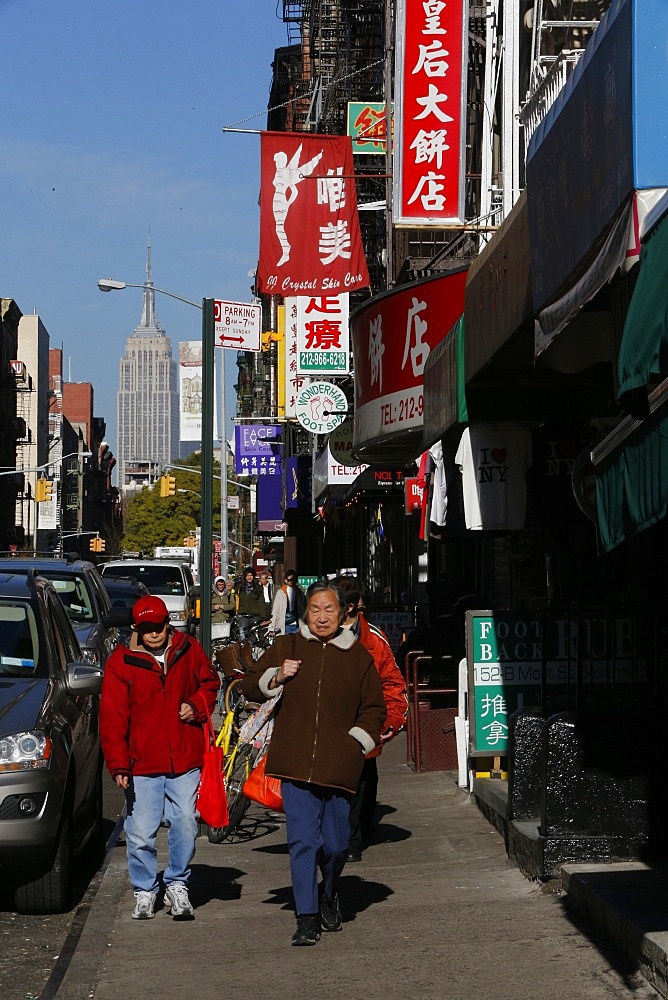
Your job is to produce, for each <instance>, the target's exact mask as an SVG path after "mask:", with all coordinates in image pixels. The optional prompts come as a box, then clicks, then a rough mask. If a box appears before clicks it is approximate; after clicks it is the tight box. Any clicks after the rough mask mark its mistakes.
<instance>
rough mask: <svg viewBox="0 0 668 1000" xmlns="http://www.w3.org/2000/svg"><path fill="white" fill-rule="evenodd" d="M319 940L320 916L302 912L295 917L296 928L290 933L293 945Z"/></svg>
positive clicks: (307, 943)
mask: <svg viewBox="0 0 668 1000" xmlns="http://www.w3.org/2000/svg"><path fill="white" fill-rule="evenodd" d="M319 940H320V916H319V914H317V913H303V914H301V916H298V917H297V930H296V931H295V932H294V934H293V935H292V943H293V945H297V946H298V947H302V946H304V945H312V944H315V943H316V941H319Z"/></svg>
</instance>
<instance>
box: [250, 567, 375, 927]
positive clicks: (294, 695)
mask: <svg viewBox="0 0 668 1000" xmlns="http://www.w3.org/2000/svg"><path fill="white" fill-rule="evenodd" d="M306 596H307V606H306V616H305V622H304V624H302V625H301V627H300V630H299V632H298V633H296V634H294V635H286V636H280V637H279V638H278V639H277V640H276V642H275V643H274V645H273V646H271V647H270V648H269V649H268V650H266V652H265V653H264V654H263V655H262V657H261V658H260V659H259V660H258V661H257V663H255V664H254V667H253V669H252V670H251V672H250V673H249V674H247V675H246V678H245V680H244V690H245V693H246V695H247V697H249V698H252V699H258V698H271V697H273V696H275V694H276V692H277V690H278V689H279V688H281V687H282V688H283V692H282V697H281V699H280V701H279V702H278V708H277V711H276V722H275V726H274V732H273V736H272V739H271V745H270V748H269V753H268V757H267V768H266V770H267V774H270V775H274V776H275V777H278V778H281V779H282V787H283V806H284V809H285V817H286V827H287V836H288V848H289V852H290V871H291V876H292V890H293V894H294V899H295V909H296V912H297V930H296V932H295V934H294V935H293V938H292V944H293V945H313V944H315V943H316V941H317V940H318V938H319V937H320V931H321V929H322V930H326V931H338V930H341V927H342V920H341V910H340V907H339V900H338V895H337V883H338V879H339V876H340V874H341V872H342V870H343V866H344V864H345V856H346V851H347V850H348V840H349V834H350V829H349V812H350V799H351V797H352V795H354V793H355V792H356V791H357V787H358V785H359V780H360V776H361V773H362V768H363V766H364V755H365V754H366V753H368V752H369V751H370V750H372V749H373V748H374V746H375V745H376V743H377V742H378V739H379V736H380V729H381V726H382V724H383V722H384V720H385V702H384V700H383V690H382V686H381V683H380V679H379V677H378V672H377V671H376V669H375V667H374V664H373V660H372V658H371V656H370V654H369V653H368V652H367V651H366V649H365V648H364V646H362V644H361V643H359V642H358V641H357V640H356V639H355V637H354V635H352V634H351V632H350V631H349V630H346V629H342V627H341V623H342V621H343V618H344V615H345V610H346V608H345V603H343V601H342V599H341V597H340V595H339V594H338V591H337V590H335V589H334V587H333V586H332V584H331V583H328V582H323V583H316V584H313V586H312V587H311V588H310V589H309V591H308V593H307V595H306ZM319 865H320V867H321V870H322V873H323V883H322V886H321V889H320V894H319V893H318V866H319Z"/></svg>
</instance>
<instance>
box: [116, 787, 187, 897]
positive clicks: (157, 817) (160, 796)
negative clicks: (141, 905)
mask: <svg viewBox="0 0 668 1000" xmlns="http://www.w3.org/2000/svg"><path fill="white" fill-rule="evenodd" d="M199 778H200V770H199V768H194V769H193V770H192V771H186V773H185V774H178V775H176V777H173V778H170V777H167V776H166V775H164V774H159V775H156V776H155V777H151V778H146V777H141V776H137V777H133V778H132V779H131V783H130V787H129V788H128V790H127V792H126V802H127V817H126V820H125V840H126V843H127V848H128V871H129V874H130V882H131V883H132V885H133V887H134V889H135V892H138V891H140V890H142V891H145V892H157V891H158V852H157V849H156V846H155V840H156V837H157V835H158V830H159V828H160V822H161V820H162V817H163V815H164V817H165V820H166V822H167V823H168V824H169V829H168V831H167V847H168V851H169V857H168V861H167V867H166V868H165V874H164V882H165V885H169V884H170V883H171V882H184V883H187V882H188V879H189V877H190V862H191V861H192V859H193V856H194V854H195V838H196V837H197V818H196V816H195V798H196V796H197V786H198V785H199Z"/></svg>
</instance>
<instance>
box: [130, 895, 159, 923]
mask: <svg viewBox="0 0 668 1000" xmlns="http://www.w3.org/2000/svg"><path fill="white" fill-rule="evenodd" d="M157 895H158V894H157V892H146V891H145V890H142V889H139V890H138V891H137V892H135V899H136V903H135V908H134V910H133V911H132V919H133V920H152V919H153V917H154V916H155V900H156V897H157Z"/></svg>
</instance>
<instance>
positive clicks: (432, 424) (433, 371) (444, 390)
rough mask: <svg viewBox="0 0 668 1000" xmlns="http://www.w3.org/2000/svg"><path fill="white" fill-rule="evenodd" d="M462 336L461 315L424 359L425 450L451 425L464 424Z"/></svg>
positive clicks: (466, 419) (466, 414) (466, 415)
mask: <svg viewBox="0 0 668 1000" xmlns="http://www.w3.org/2000/svg"><path fill="white" fill-rule="evenodd" d="M464 335H465V322H464V314H462V315H461V316H460V317H459V319H458V320H457V322H456V323H455V324H454V326H452V327H451V328H450V329H449V330H448V332H447V333H446V335H445V337H444V338H443V340H442V341H441V342H440V343H439V344H437V345H436V347H434V349H433V350H432V351H431V352H430V354H429V357H428V358H427V362H426V364H425V367H424V389H423V391H424V423H423V449H425V450H426V449H427V448H430V447H431V446H432V444H433V443H434V441H438V440H439V438H442V437H443V435H444V434H445V433H446V431H448V430H449V429H450V428H451V427H453V426H454V425H455V424H458V423H459V424H466V423H467V422H468V411H467V408H466V372H465V342H464Z"/></svg>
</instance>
